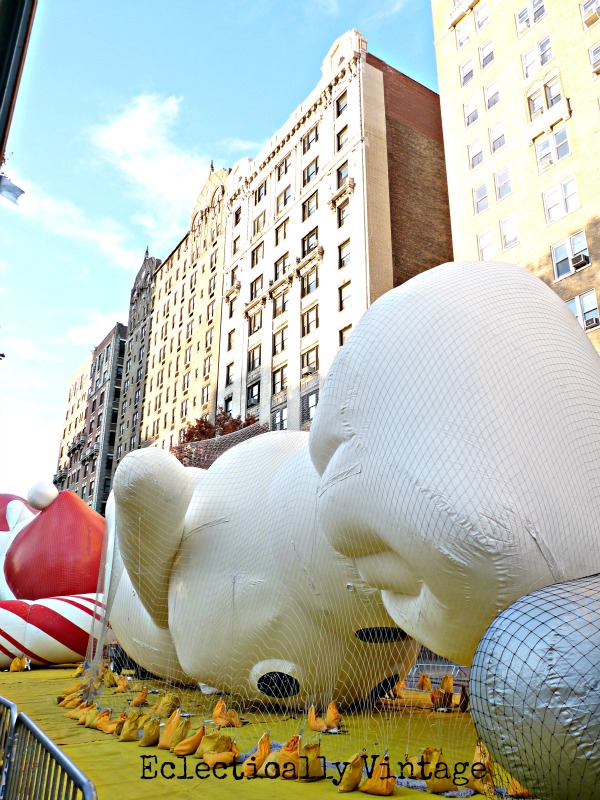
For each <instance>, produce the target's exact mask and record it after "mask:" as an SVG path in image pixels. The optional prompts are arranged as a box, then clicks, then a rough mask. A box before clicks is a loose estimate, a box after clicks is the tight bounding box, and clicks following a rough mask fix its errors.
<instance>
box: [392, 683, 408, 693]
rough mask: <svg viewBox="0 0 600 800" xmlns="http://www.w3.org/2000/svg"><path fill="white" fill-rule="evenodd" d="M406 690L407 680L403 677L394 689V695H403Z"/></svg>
mask: <svg viewBox="0 0 600 800" xmlns="http://www.w3.org/2000/svg"><path fill="white" fill-rule="evenodd" d="M404 691H406V681H405V680H404V679H402V680H401V681H398V683H397V684H396V685H395V686H394V688H393V689H392V697H402V692H404Z"/></svg>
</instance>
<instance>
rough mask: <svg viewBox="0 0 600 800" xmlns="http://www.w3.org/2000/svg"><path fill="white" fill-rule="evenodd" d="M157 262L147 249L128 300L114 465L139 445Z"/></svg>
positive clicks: (140, 441)
mask: <svg viewBox="0 0 600 800" xmlns="http://www.w3.org/2000/svg"><path fill="white" fill-rule="evenodd" d="M160 263H161V262H160V259H158V258H153V257H152V256H150V255H149V253H148V249H146V255H145V256H144V261H143V263H142V266H141V267H140V269H139V271H138V273H137V275H136V276H135V281H134V283H133V287H132V289H131V295H130V298H129V320H128V325H127V342H126V344H125V356H124V361H125V363H124V369H123V386H122V391H121V400H120V411H119V421H118V425H117V442H116V452H115V466H116V465H118V463H119V461H120V460H121V458H122V457H123V456H124V455H125V454H126V453H127V452H129V451H130V450H137V449H138V448H139V447H141V445H142V439H143V433H142V427H143V422H142V419H143V408H144V400H145V397H146V394H145V392H146V374H147V371H148V370H147V368H148V352H149V350H150V331H151V325H152V310H153V303H154V274H155V272H156V270H157V269H158V267H159V266H160Z"/></svg>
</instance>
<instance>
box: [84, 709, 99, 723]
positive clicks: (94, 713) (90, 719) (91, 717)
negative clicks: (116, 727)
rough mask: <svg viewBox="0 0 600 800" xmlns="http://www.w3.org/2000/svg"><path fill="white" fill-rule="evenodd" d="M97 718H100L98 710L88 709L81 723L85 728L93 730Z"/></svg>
mask: <svg viewBox="0 0 600 800" xmlns="http://www.w3.org/2000/svg"><path fill="white" fill-rule="evenodd" d="M99 716H100V711H99V709H97V708H95V707H94V708H90V710H89V711H88V712H87V714H86V715H85V719H84V721H83V724H84V725H85V727H86V728H93V727H94V723H95V722H96V720H97V719H98V717H99Z"/></svg>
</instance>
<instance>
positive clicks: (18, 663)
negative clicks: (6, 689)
mask: <svg viewBox="0 0 600 800" xmlns="http://www.w3.org/2000/svg"><path fill="white" fill-rule="evenodd" d="M24 669H25V667H24V666H23V661H22V660H21V656H16V657H15V658H13V660H12V661H11V662H10V667H9V668H8V671H9V672H23V670H24Z"/></svg>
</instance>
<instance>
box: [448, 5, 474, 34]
mask: <svg viewBox="0 0 600 800" xmlns="http://www.w3.org/2000/svg"><path fill="white" fill-rule="evenodd" d="M478 2H479V0H454V7H453V8H452V10H451V11H450V12H449V13H448V27H449V28H453V27H454V26H455V25H456V24H457V23H459V22H460V21H461V19H462V18H463V17H464V16H465V14H467V13H468V12H469V11H470V10H471V9H472V8H473V6H476V5H477V3H478Z"/></svg>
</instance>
